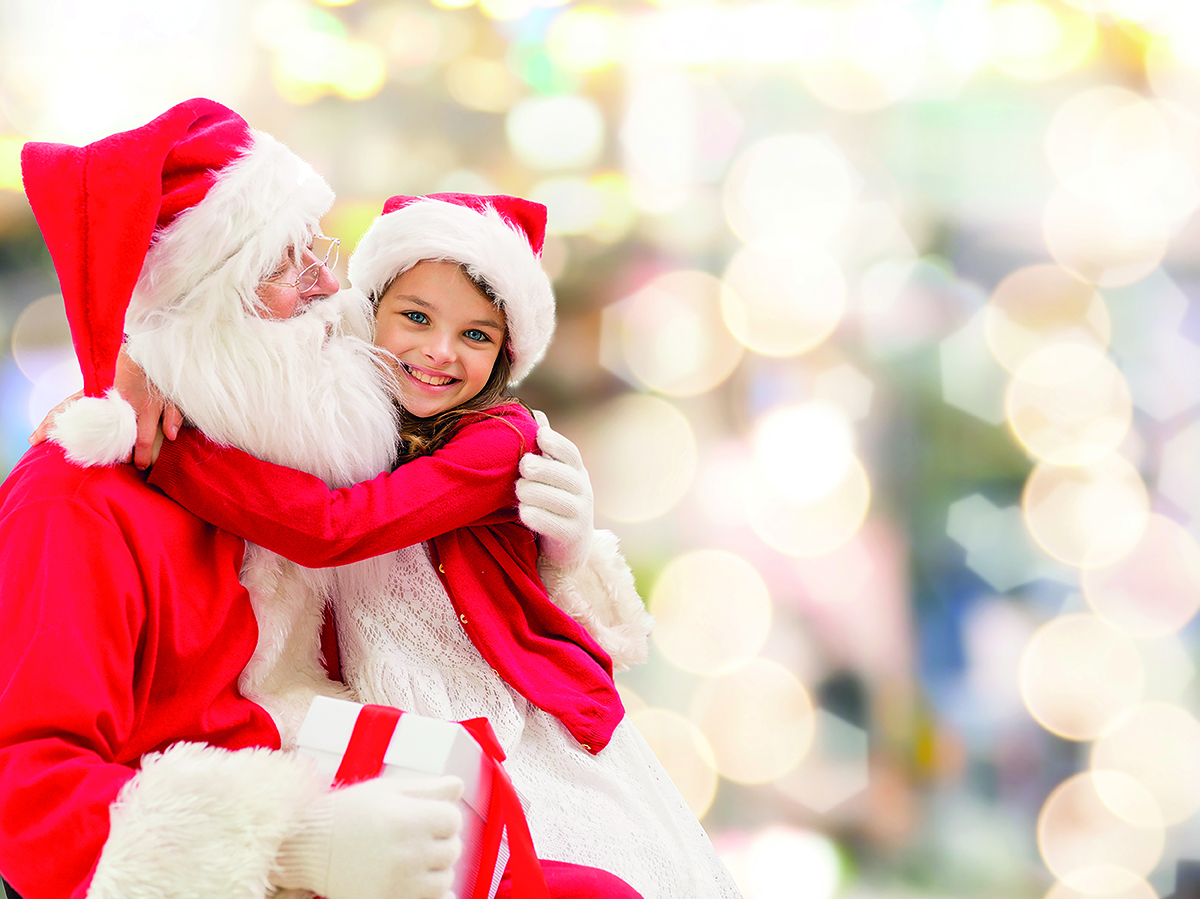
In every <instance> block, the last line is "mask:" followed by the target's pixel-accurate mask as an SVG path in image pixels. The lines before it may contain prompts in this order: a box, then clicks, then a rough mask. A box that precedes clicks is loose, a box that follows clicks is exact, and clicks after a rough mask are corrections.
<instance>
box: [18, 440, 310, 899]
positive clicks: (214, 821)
mask: <svg viewBox="0 0 1200 899" xmlns="http://www.w3.org/2000/svg"><path fill="white" fill-rule="evenodd" d="M243 552H244V543H243V541H242V540H241V539H240V538H238V537H235V536H234V535H232V534H229V533H226V532H223V531H220V530H218V529H217V528H215V527H213V526H212V525H210V524H208V523H207V522H204V521H202V520H200V519H199V518H196V517H195V516H193V515H191V514H190V513H189V512H187V511H186V510H184V509H183V508H182V507H180V506H178V505H177V504H175V503H174V502H172V501H171V500H169V499H167V498H166V497H164V496H162V494H160V493H159V492H158V491H156V490H153V489H151V488H148V487H147V486H146V484H145V483H144V479H143V475H141V474H140V473H139V472H137V471H136V470H135V469H134V468H133V467H132V466H117V467H114V468H91V469H84V468H79V467H77V466H75V465H72V464H70V463H68V462H67V461H66V460H65V459H64V457H63V455H62V452H61V450H60V449H59V448H58V447H57V446H56V445H54V444H49V443H47V444H43V445H42V446H39V447H36V448H34V449H32V450H30V451H29V452H28V453H26V455H25V457H24V458H23V459H22V460H21V461H20V463H19V464H18V465H17V466H16V468H15V469H14V470H13V471H12V473H11V475H10V476H9V477H8V479H7V480H6V481H5V482H4V484H3V485H2V486H0V633H3V634H4V639H5V647H6V648H5V651H4V652H3V653H0V872H3V875H4V876H5V878H6V879H8V881H9V882H10V883H11V884H12V885H13V887H14V888H15V889H16V890H18V891H19V892H20V893H21V894H22V895H23V896H25V897H26V899H60V897H62V899H65V897H76V899H78V897H82V896H84V895H85V893H87V892H88V889H89V886H91V887H92V892H91V895H92V896H119V895H132V894H134V886H135V885H138V886H139V887H140V891H139V892H138V893H137V894H138V895H154V894H159V895H171V894H172V891H173V890H175V891H176V892H178V891H179V890H183V889H184V888H185V887H186V892H187V893H188V894H192V895H196V894H199V893H203V892H205V889H206V888H207V889H208V890H209V892H210V894H212V895H228V894H230V892H231V889H232V886H231V885H232V884H235V883H236V884H239V885H241V884H246V883H250V884H256V883H258V882H260V881H261V884H262V889H261V890H260V891H259V892H260V894H261V893H265V892H266V882H265V880H266V872H267V871H268V870H269V865H270V862H271V859H272V857H273V856H274V851H275V847H276V846H277V845H278V841H279V840H280V839H281V838H282V835H283V833H284V830H285V829H286V825H287V823H288V821H290V820H292V819H293V818H294V817H295V815H296V809H297V808H299V807H300V806H301V805H302V804H303V803H305V802H307V801H308V798H309V797H310V796H311V795H312V793H313V792H314V791H315V790H316V789H318V785H317V783H316V780H315V776H314V775H313V774H312V772H311V770H310V769H309V768H308V767H307V766H306V765H302V764H297V762H296V761H295V760H294V759H292V758H291V757H289V756H287V755H286V754H284V753H279V752H271V751H269V750H271V749H274V748H277V747H278V746H279V734H278V731H277V730H276V727H275V725H274V723H273V722H272V720H271V718H270V716H269V715H268V714H267V713H266V712H265V711H264V710H263V709H262V708H260V707H259V706H258V705H256V704H254V703H252V702H250V701H249V700H247V699H245V698H243V697H242V696H240V694H239V693H238V692H237V680H238V675H239V674H240V673H241V671H242V669H243V668H244V667H245V666H246V663H247V661H248V660H249V659H250V657H251V654H252V653H253V652H254V648H255V643H256V640H257V627H256V624H255V619H254V613H253V611H252V609H251V605H250V600H249V597H248V595H247V592H246V590H245V589H244V588H243V587H242V585H241V584H240V583H239V582H238V578H237V575H238V570H239V568H240V565H241V561H242V555H243ZM188 741H195V743H205V744H210V746H207V747H202V746H198V745H194V744H193V743H189V742H188ZM212 747H223V749H217V748H212ZM247 747H265V749H261V750H249V749H247ZM164 750H166V752H165V753H164V754H163V755H161V756H158V757H152V758H151V759H149V760H147V761H146V762H145V764H144V765H143V756H144V755H145V754H146V753H153V752H162V751H164ZM224 750H241V751H240V752H226V751H224ZM118 795H120V796H121V802H120V804H119V805H118V807H117V808H116V810H115V811H114V812H113V816H112V819H111V827H110V812H109V806H110V804H112V803H113V801H114V800H115V799H117V797H118ZM110 830H111V837H112V839H111V840H110V841H109V843H108V845H107V846H106V845H105V841H106V840H108V839H109V837H110ZM252 839H254V840H260V841H262V842H261V843H260V844H259V845H258V846H257V847H250V846H249V845H248V842H249V841H251V840H252ZM102 847H103V858H102ZM147 887H148V888H149V891H146V888H147ZM197 891H199V893H198V892H197ZM245 895H250V893H245Z"/></svg>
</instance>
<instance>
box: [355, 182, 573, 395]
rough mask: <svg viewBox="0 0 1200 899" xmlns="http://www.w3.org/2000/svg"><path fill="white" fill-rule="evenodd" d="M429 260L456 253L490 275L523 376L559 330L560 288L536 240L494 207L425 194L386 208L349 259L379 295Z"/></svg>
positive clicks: (365, 285)
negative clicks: (390, 209)
mask: <svg viewBox="0 0 1200 899" xmlns="http://www.w3.org/2000/svg"><path fill="white" fill-rule="evenodd" d="M425 260H449V261H452V262H457V263H460V264H462V265H465V266H466V267H467V270H468V271H469V272H470V273H471V274H472V275H475V276H477V277H480V278H482V279H483V280H484V281H486V282H487V284H488V286H490V287H491V288H492V290H493V291H494V292H495V294H496V297H497V299H498V300H499V301H500V303H501V305H502V306H503V309H504V314H505V317H506V319H507V324H508V347H509V350H510V352H511V354H512V377H511V380H510V382H509V383H511V384H516V383H518V382H520V381H521V380H522V379H524V377H525V376H526V375H527V374H529V372H530V371H531V370H532V369H533V367H534V366H535V365H537V363H538V362H539V361H541V358H542V356H544V355H545V353H546V347H547V346H549V344H550V338H551V337H552V336H553V334H554V289H553V287H552V286H551V284H550V278H549V277H548V276H547V275H546V272H545V271H544V270H543V269H542V266H541V263H540V262H539V261H538V258H537V256H536V255H535V254H534V252H533V250H532V249H531V248H530V245H529V241H528V239H527V238H526V237H525V235H524V233H522V232H521V231H520V230H519V229H518V228H515V227H513V226H511V225H509V224H508V222H506V221H505V220H504V218H503V216H501V215H500V214H499V213H498V212H496V211H495V210H494V209H491V208H488V209H487V210H486V211H485V212H482V213H480V212H477V211H475V210H474V209H470V208H468V207H466V206H460V205H457V204H454V203H447V202H444V201H442V200H434V199H429V198H422V199H420V200H417V201H415V202H413V203H410V204H409V205H407V206H403V207H401V208H399V209H396V210H394V211H393V212H389V213H387V214H385V215H381V216H379V218H377V219H375V221H374V223H372V225H371V227H370V228H369V229H367V233H366V234H364V235H363V238H362V240H361V241H360V242H359V244H358V247H357V249H356V250H355V251H354V255H353V256H352V257H351V259H350V268H349V275H350V283H351V284H353V285H354V286H355V287H356V288H358V289H359V290H361V291H363V292H364V293H365V294H367V295H368V296H377V295H378V293H379V292H381V291H382V290H383V289H385V288H386V287H387V285H389V284H390V283H391V282H392V281H393V280H394V279H395V278H396V276H397V275H400V274H403V273H404V272H406V271H408V270H409V269H410V268H412V267H413V266H414V265H416V264H417V263H418V262H422V261H425Z"/></svg>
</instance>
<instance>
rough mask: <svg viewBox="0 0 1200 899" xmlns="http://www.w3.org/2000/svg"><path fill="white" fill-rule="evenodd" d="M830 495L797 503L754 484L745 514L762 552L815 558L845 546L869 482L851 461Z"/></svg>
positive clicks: (861, 516)
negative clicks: (767, 548) (771, 550)
mask: <svg viewBox="0 0 1200 899" xmlns="http://www.w3.org/2000/svg"><path fill="white" fill-rule="evenodd" d="M848 462H849V464H848V465H847V467H846V470H845V475H844V476H843V478H842V479H841V481H840V482H839V483H837V484H836V486H834V487H833V489H832V491H831V492H829V493H827V494H825V495H824V496H821V497H820V498H818V499H816V500H814V501H811V502H798V501H796V500H795V499H792V498H791V497H789V496H788V495H787V493H786V492H785V491H783V490H781V489H780V484H778V483H774V482H769V481H764V480H762V479H761V478H759V479H758V480H757V481H756V482H755V483H754V484H753V485H751V487H750V489H749V490H748V491H747V497H746V509H747V514H748V516H749V520H750V526H751V528H753V530H754V533H755V534H757V535H758V536H759V538H760V539H761V540H762V541H763V542H764V543H766V544H767V545H768V546H771V547H773V548H774V549H777V550H779V551H780V552H782V553H786V554H787V555H789V556H796V557H800V558H805V557H810V556H821V555H824V554H825V553H829V552H832V551H833V550H835V549H837V548H838V547H840V546H841V545H842V544H844V543H846V542H847V541H848V540H850V539H851V538H852V537H853V536H854V535H855V534H856V533H857V532H858V530H859V529H860V528H861V527H862V524H863V521H865V520H866V517H867V510H868V508H869V507H870V505H871V482H870V480H869V479H868V477H867V472H866V469H865V468H863V465H862V462H860V461H859V459H858V458H857V457H856V456H851V457H850V458H849V460H848Z"/></svg>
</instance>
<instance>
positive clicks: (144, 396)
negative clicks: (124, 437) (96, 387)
mask: <svg viewBox="0 0 1200 899" xmlns="http://www.w3.org/2000/svg"><path fill="white" fill-rule="evenodd" d="M113 380H114V384H113V386H114V387H116V388H117V392H118V393H120V394H121V398H122V399H123V400H125V402H127V403H129V405H131V406H133V411H134V412H136V413H137V440H136V441H135V442H134V444H133V464H134V465H136V466H137V467H138V468H149V467H150V466H151V465H153V464H154V460H155V459H157V458H158V449H159V447H160V446H162V439H163V437H164V436H165V437H166V438H167V439H168V440H174V439H175V438H176V437H178V436H179V429H180V428H181V427H183V415H182V413H180V411H179V410H178V409H177V408H176V407H175V406H174V404H172V403H168V402H167V401H166V398H165V397H163V395H162V394H161V393H159V392H158V388H157V387H155V386H154V384H152V383H151V382H150V379H149V378H147V377H146V373H145V372H144V371H142V368H141V366H140V365H138V364H137V363H136V362H134V361H133V360H132V359H130V358H129V356H128V355H126V353H125V348H124V347H122V348H121V352H120V353H119V354H118V356H117V372H116V376H115V377H114V379H113ZM125 461H126V462H128V461H129V459H126V460H125Z"/></svg>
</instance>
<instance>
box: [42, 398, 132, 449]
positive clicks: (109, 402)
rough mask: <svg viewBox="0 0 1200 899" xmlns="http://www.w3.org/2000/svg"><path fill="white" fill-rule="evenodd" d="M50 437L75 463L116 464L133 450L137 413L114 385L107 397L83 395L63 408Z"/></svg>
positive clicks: (50, 430) (51, 428)
mask: <svg viewBox="0 0 1200 899" xmlns="http://www.w3.org/2000/svg"><path fill="white" fill-rule="evenodd" d="M48 436H49V438H50V439H51V440H53V441H54V442H55V443H57V444H58V445H59V446H61V447H62V448H63V450H64V451H65V452H66V454H67V458H68V459H70V460H71V461H72V462H74V463H75V464H76V465H80V466H83V467H84V468H87V467H90V466H93V465H115V464H117V463H118V462H123V461H125V460H126V459H128V458H129V454H130V453H131V452H132V451H133V444H134V441H135V440H136V439H137V413H135V412H134V411H133V407H132V406H131V405H129V403H127V402H125V401H124V400H123V399H121V395H120V394H119V393H117V390H116V388H115V387H113V388H110V389H109V391H108V393H106V394H105V395H104V396H82V397H80V398H79V399H77V400H75V401H74V402H73V403H71V404H70V405H69V406H67V407H66V408H65V409H63V411H62V412H60V413H59V414H58V415H57V416H55V419H54V423H53V424H52V425H50V429H49V431H48Z"/></svg>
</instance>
